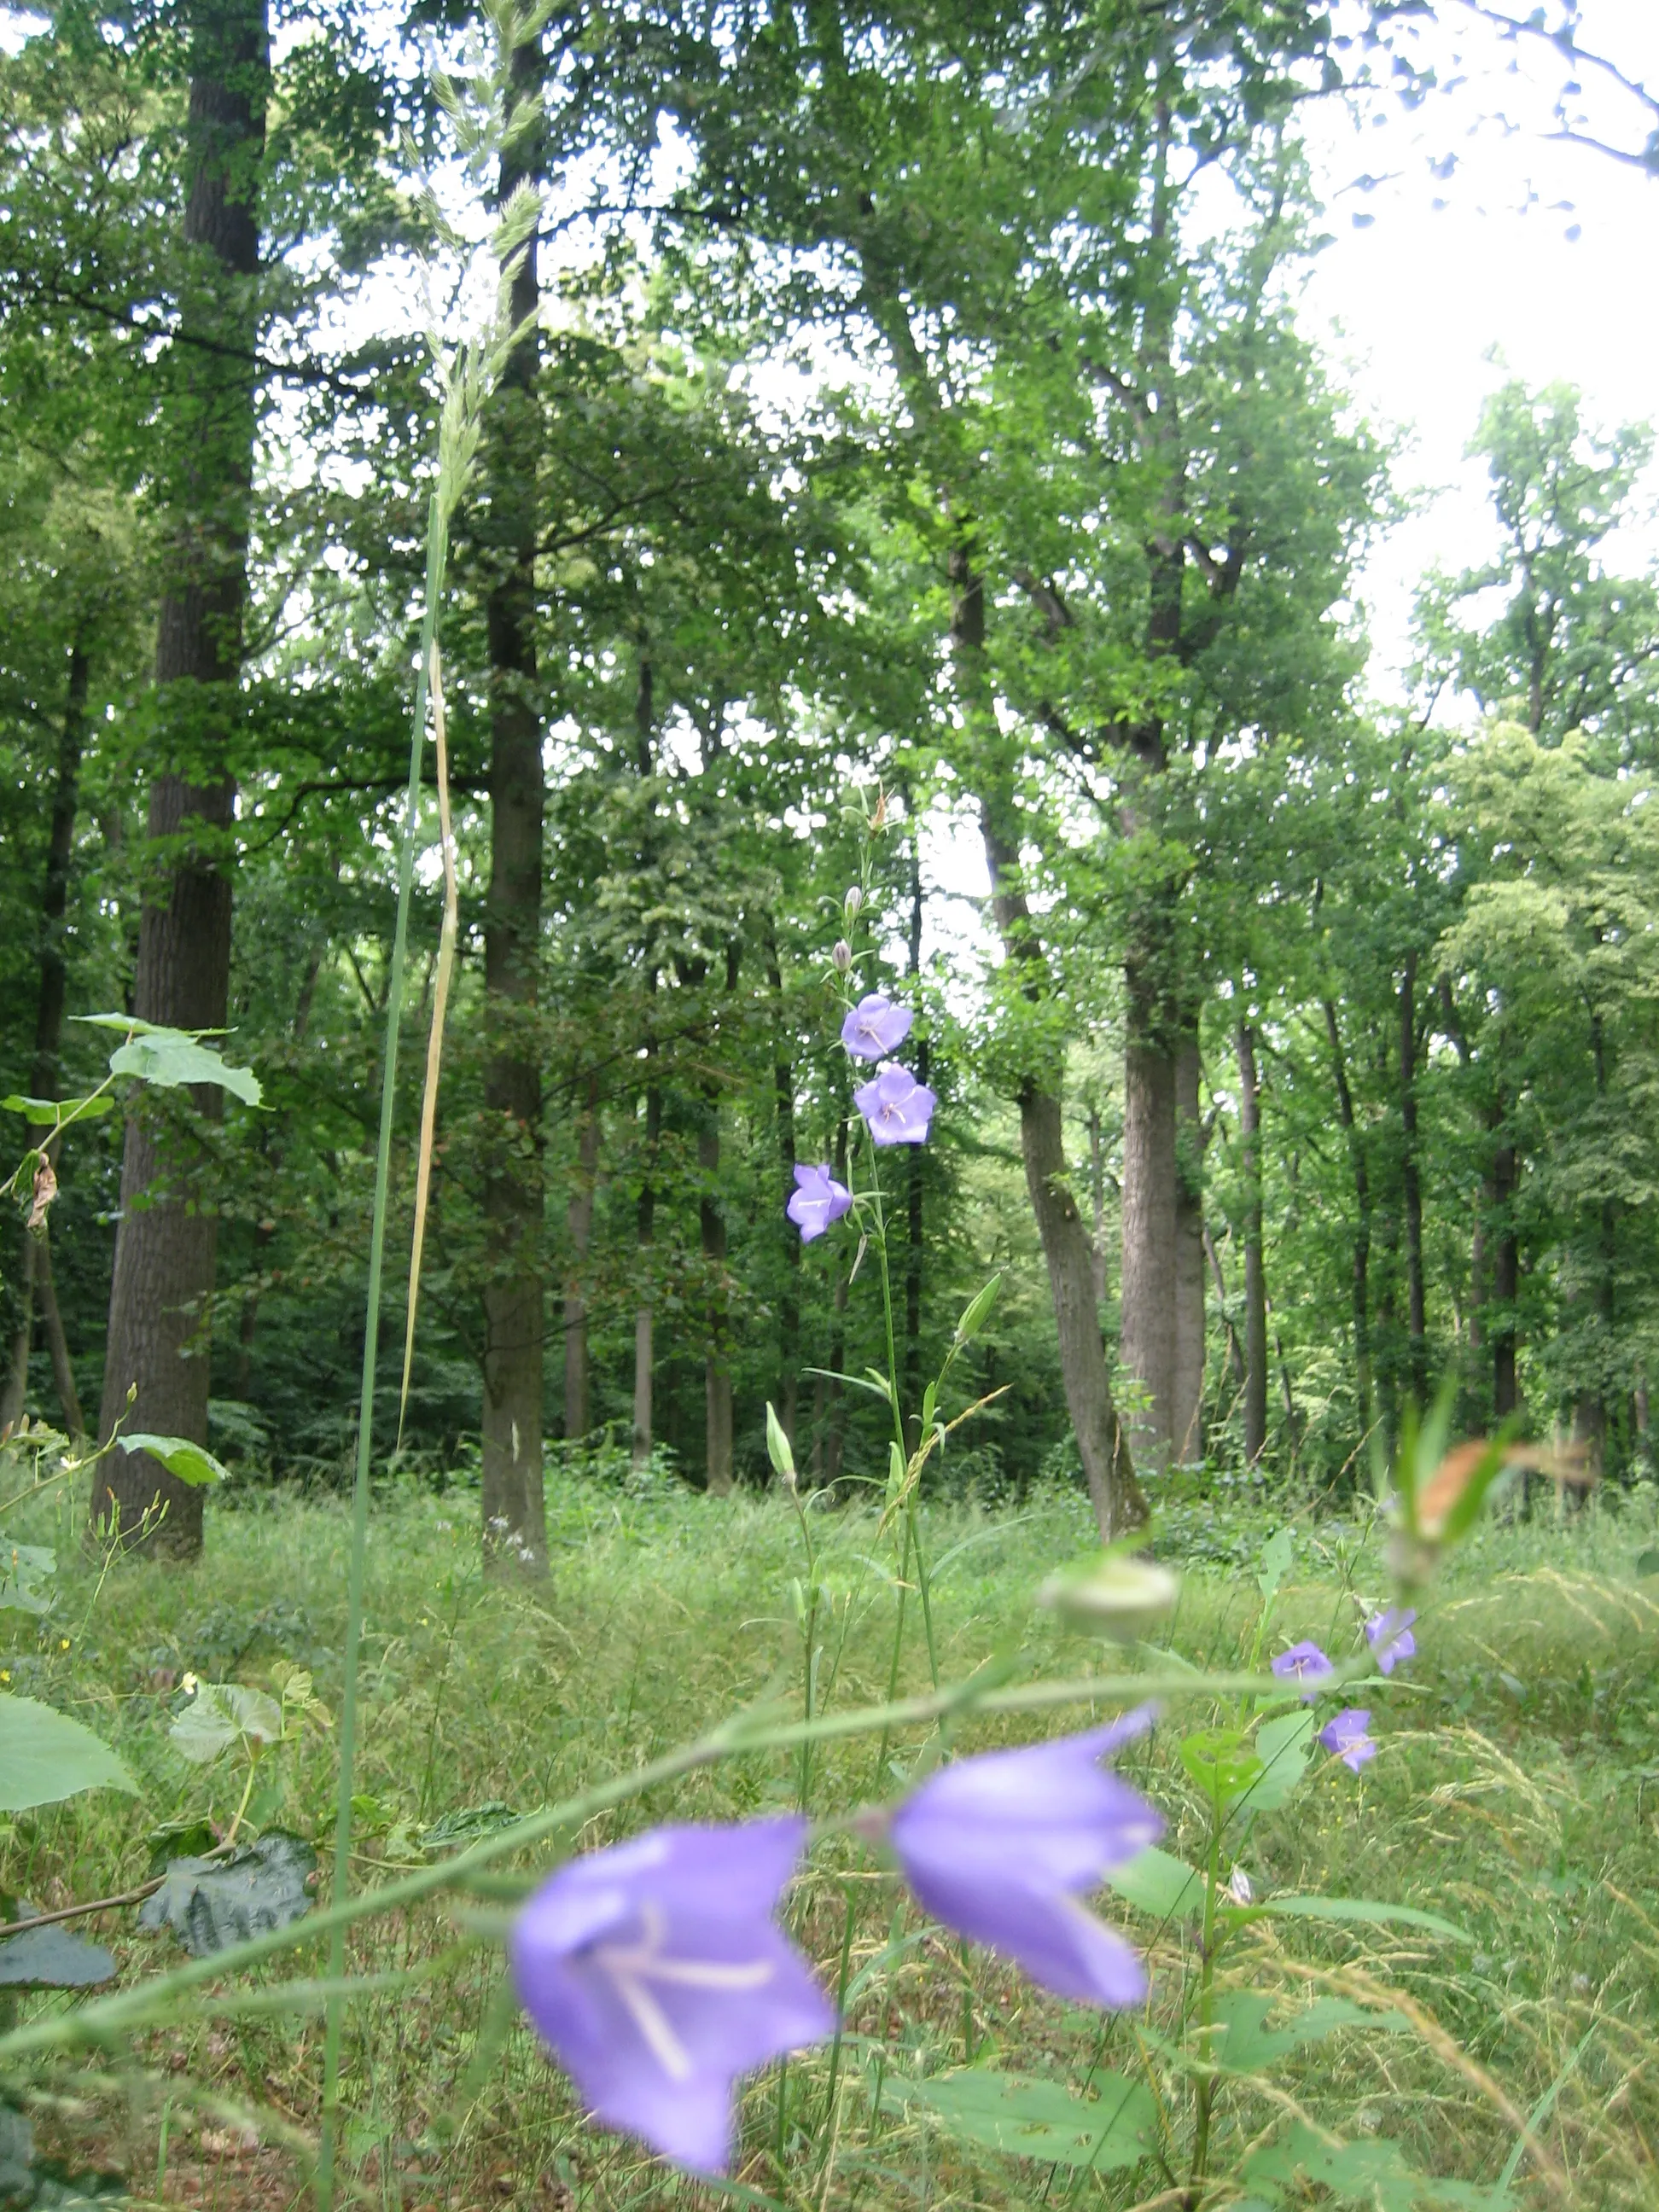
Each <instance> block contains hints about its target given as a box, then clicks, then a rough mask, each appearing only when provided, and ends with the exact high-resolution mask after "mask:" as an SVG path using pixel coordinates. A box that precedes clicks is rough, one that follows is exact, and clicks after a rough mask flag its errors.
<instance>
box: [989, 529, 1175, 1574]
mask: <svg viewBox="0 0 1659 2212" xmlns="http://www.w3.org/2000/svg"><path fill="white" fill-rule="evenodd" d="M951 584H952V586H953V599H954V605H953V609H952V617H951V647H952V652H953V655H954V658H955V660H956V665H957V677H958V688H959V690H960V692H961V694H962V696H963V700H964V702H965V703H966V705H967V707H968V708H969V712H970V714H974V715H975V717H976V719H977V720H978V723H979V726H980V728H981V732H983V733H984V734H985V735H986V736H987V738H988V737H989V736H990V733H991V732H992V731H993V730H994V723H995V718H994V714H991V713H990V712H989V710H988V702H987V701H986V699H985V696H984V690H985V678H984V668H983V660H984V647H985V599H984V592H983V589H982V586H981V581H980V579H979V577H978V576H977V575H976V574H975V573H974V569H973V566H972V562H971V561H970V559H969V554H968V550H967V548H966V546H965V545H964V544H962V543H961V542H960V541H958V543H957V544H956V545H955V546H953V547H952V549H951ZM980 830H981V836H982V838H983V840H984V844H985V861H986V867H987V872H988V873H989V875H990V878H991V907H992V912H993V914H994V917H995V921H996V925H997V931H998V933H999V935H1000V937H1001V939H1002V944H1003V949H1004V953H1005V956H1006V958H1007V959H1008V960H1010V961H1011V962H1012V963H1014V969H1015V973H1016V974H1017V975H1018V976H1019V977H1020V979H1021V988H1022V990H1023V991H1024V995H1025V996H1026V997H1027V998H1028V999H1030V1000H1032V1001H1033V1002H1034V1003H1035V1002H1036V1001H1038V1000H1041V999H1042V997H1043V996H1044V995H1045V994H1046V992H1047V989H1048V963H1047V962H1046V960H1045V958H1044V957H1043V951H1042V940H1041V939H1040V938H1039V937H1038V934H1037V930H1036V922H1035V920H1034V919H1033V916H1032V914H1031V910H1030V904H1029V902H1027V899H1026V896H1025V892H1024V887H1023V885H1022V883H1021V880H1020V866H1019V816H1018V810H1017V809H1016V808H1015V806H1014V805H1013V803H1012V790H1011V789H1010V787H1009V786H1008V784H1007V783H1006V781H1005V780H1004V779H1003V778H1002V777H1001V776H1000V775H999V774H998V772H997V770H996V769H995V768H994V765H993V764H992V763H988V762H987V763H986V772H985V773H984V774H983V775H981V793H980ZM1058 1078H1059V1071H1058V1069H1055V1068H1053V1067H1048V1066H1042V1065H1039V1066H1033V1067H1032V1068H1031V1069H1030V1072H1029V1073H1027V1075H1026V1077H1025V1079H1024V1082H1023V1083H1022V1084H1021V1085H1020V1087H1019V1091H1018V1103H1019V1133H1020V1150H1021V1152H1022V1154H1023V1155H1024V1164H1025V1187H1026V1188H1027V1190H1028V1191H1029V1192H1030V1196H1031V1209H1032V1211H1033V1212H1034V1213H1035V1214H1036V1223H1037V1233H1038V1235H1039V1236H1040V1237H1041V1238H1042V1254H1043V1258H1044V1260H1045V1261H1046V1262H1047V1264H1048V1288H1049V1292H1050V1295H1051V1297H1052V1298H1053V1301H1054V1325H1055V1328H1056V1331H1057V1333H1058V1335H1059V1340H1060V1380H1061V1383H1062V1385H1063V1387H1064V1389H1065V1392H1066V1411H1067V1412H1068V1413H1069V1414H1070V1415H1071V1419H1072V1430H1073V1435H1074V1436H1075V1437H1076V1438H1077V1447H1078V1453H1079V1457H1080V1458H1081V1460H1082V1462H1083V1473H1084V1478H1085V1480H1086V1482H1087V1483H1088V1486H1089V1496H1090V1498H1091V1500H1092V1502H1093V1504H1094V1509H1095V1519H1096V1521H1097V1523H1098V1525H1099V1528H1100V1533H1101V1535H1102V1537H1103V1540H1104V1541H1108V1542H1109V1541H1111V1540H1112V1539H1113V1538H1114V1537H1116V1536H1119V1535H1121V1534H1123V1533H1124V1531H1125V1530H1126V1529H1132V1528H1139V1527H1140V1526H1141V1525H1142V1524H1143V1523H1144V1522H1145V1521H1146V1499H1145V1498H1144V1497H1143V1496H1142V1495H1141V1491H1140V1486H1139V1482H1138V1481H1137V1480H1136V1478H1135V1464H1134V1458H1133V1454H1132V1452H1131V1449H1130V1446H1129V1440H1128V1437H1127V1436H1126V1435H1125V1433H1124V1429H1123V1425H1122V1423H1121V1421H1120V1420H1119V1419H1118V1413H1117V1408H1116V1407H1115V1404H1114V1403H1113V1400H1112V1384H1111V1377H1110V1376H1109V1374H1108V1372H1107V1368H1106V1346H1105V1342H1104V1340H1103V1337H1102V1335H1101V1333H1100V1309H1099V1307H1098V1305H1097V1304H1096V1301H1095V1265H1094V1255H1093V1253H1092V1252H1091V1249H1090V1246H1089V1233H1088V1231H1087V1230H1086V1229H1085V1227H1084V1225H1083V1216H1082V1215H1081V1213H1079V1211H1078V1206H1077V1200H1075V1199H1074V1198H1073V1195H1072V1191H1071V1186H1070V1184H1069V1183H1068V1182H1067V1181H1066V1150H1065V1142H1064V1137H1063V1133H1062V1123H1061V1112H1060V1088H1059V1079H1058Z"/></svg>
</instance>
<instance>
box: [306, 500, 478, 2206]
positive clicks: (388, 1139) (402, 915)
mask: <svg viewBox="0 0 1659 2212" xmlns="http://www.w3.org/2000/svg"><path fill="white" fill-rule="evenodd" d="M446 535H447V533H446V531H445V526H444V517H443V510H442V507H441V505H440V503H439V499H438V495H437V494H436V493H434V494H433V495H432V500H431V504H430V505H429V507H428V510H427V533H426V605H425V608H424V610H423V611H422V617H421V658H420V665H419V667H418V669H417V670H416V677H415V713H414V717H413V725H412V727H411V730H410V744H409V788H408V791H407V792H406V793H405V795H404V836H403V850H402V852H401V854H399V856H398V920H397V926H396V928H395V930H394V931H393V933H392V975H391V980H390V982H389V984H388V987H387V990H386V1050H385V1054H384V1057H383V1059H382V1062H381V1067H380V1145H379V1148H378V1150H377V1152H376V1153H375V1158H374V1218H373V1219H372V1222H371V1224H370V1227H369V1232H368V1300H367V1305H366V1310H365V1314H364V1322H363V1373H362V1391H361V1394H360V1395H359V1398H358V1404H357V1471H356V1480H355V1481H354V1483H353V1486H352V1492H351V1553H350V1562H349V1567H348V1569H347V1574H346V1641H345V1686H344V1689H343V1693H342V1696H341V1699H340V1778H339V1782H338V1784H337V1789H336V1792H335V1814H334V1900H335V1903H336V1904H337V1905H338V1904H341V1903H343V1901H344V1900H345V1899H346V1898H347V1897H348V1896H349V1892H350V1887H351V1796H352V1783H353V1776H354V1769H355V1766H356V1753H357V1674H358V1661H359V1658H360V1656H361V1649H362V1625H363V1563H364V1560H365V1558H366V1556H367V1554H368V1492H369V1469H370V1466H371V1464H372V1461H373V1457H374V1377H375V1365H376V1362H377V1359H378V1358H379V1353H380V1274H381V1269H382V1265H383V1262H384V1261H385V1257H386V1202H387V1193H388V1191H389V1189H390V1187H391V1182H392V1115H393V1109H394V1108H395V1105H396V1103H397V1085H398V1022H399V1019H400V1017H401V1014H402V1011H403V994H404V962H405V959H406V957H407V954H408V947H409V908H410V896H411V893H412V890H413V886H414V882H415V838H416V829H417V827H418V825H419V818H420V805H421V754H422V750H423V749H424V747H425V744H426V711H427V681H428V673H429V671H430V670H431V666H432V647H433V641H434V638H435V635H436V629H437V620H438V595H439V593H440V592H441V590H442V588H443V576H444V558H445V553H446V550H447V547H446ZM345 1934H346V1923H345V1921H344V1920H343V1919H337V1920H336V1922H335V1923H334V1925H333V1928H332V1930H331V1935H330V1939H329V1976H330V1978H331V1980H335V1981H337V1980H338V1979H340V1978H341V1977H342V1976H343V1974H344V1972H345ZM344 2017H345V2005H344V2000H343V1997H339V1996H336V1997H333V1998H331V2000H330V2002H329V2008H328V2015H327V2024H326V2027H325V2031H324V2037H323V2114H322V2138H321V2142H320V2143H319V2148H318V2156H317V2184H316V2186H317V2208H318V2212H329V2208H330V2206H331V2203H332V2202H333V2197H334V2120H335V2112H336V2108H337V2103H338V2099H339V2086H340V2035H341V2029H342V2026H343V2021H344Z"/></svg>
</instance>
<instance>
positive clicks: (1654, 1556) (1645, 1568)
mask: <svg viewBox="0 0 1659 2212" xmlns="http://www.w3.org/2000/svg"><path fill="white" fill-rule="evenodd" d="M1636 1571H1637V1573H1638V1575H1640V1576H1641V1577H1644V1579H1645V1578H1646V1577H1648V1576H1649V1575H1659V1552H1656V1551H1653V1550H1651V1549H1650V1550H1648V1551H1645V1552H1638V1553H1637V1555H1636Z"/></svg>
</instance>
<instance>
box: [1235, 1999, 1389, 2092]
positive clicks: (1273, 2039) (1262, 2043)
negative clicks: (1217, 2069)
mask: <svg viewBox="0 0 1659 2212" xmlns="http://www.w3.org/2000/svg"><path fill="white" fill-rule="evenodd" d="M1278 2002H1279V2000H1278V1999H1277V1998H1276V1997H1264V1996H1260V1995H1259V1994H1258V1993H1257V1992H1256V1991H1255V1990H1230V1991H1229V1992H1228V1993H1227V1994H1226V1995H1225V1996H1222V1997H1218V1999H1217V2001H1216V2006H1215V2017H1216V2023H1217V2026H1218V2028H1220V2029H1221V2030H1222V2033H1219V2034H1218V2035H1215V2036H1213V2037H1212V2038H1211V2040H1210V2045H1209V2050H1208V2053H1207V2055H1208V2057H1210V2058H1211V2059H1212V2061H1213V2063H1215V2064H1216V2065H1218V2066H1225V2068H1226V2069H1227V2070H1228V2072H1229V2073H1231V2074H1262V2073H1265V2072H1266V2071H1267V2069H1268V2068H1269V2067H1270V2066H1272V2065H1273V2064H1274V2063H1276V2062H1277V2061H1278V2060H1279V2059H1280V2058H1283V2057H1285V2055H1286V2053H1287V2052H1290V2051H1295V2050H1297V2049H1299V2048H1300V2047H1301V2045H1304V2044H1305V2043H1322V2042H1323V2041H1324V2039H1325V2038H1326V2037H1327V2036H1328V2035H1334V2034H1335V2033H1336V2031H1337V2030H1338V2029H1339V2028H1340V2027H1363V2028H1365V2029H1367V2030H1368V2031H1370V2032H1372V2033H1376V2032H1378V2031H1380V2032H1381V2033H1384V2034H1389V2035H1402V2034H1409V2033H1411V2022H1410V2021H1408V2020H1407V2018H1406V2015H1404V2013H1399V2012H1367V2011H1366V2009H1365V2008H1364V2006H1363V2005H1357V2004H1351V2003H1350V2002H1348V2000H1347V1998H1346V1997H1316V1998H1315V2000H1314V2002H1312V2004H1310V2005H1304V2007H1303V2008H1302V2010H1301V2011H1300V2012H1292V2013H1291V2014H1290V2015H1288V2016H1287V2017H1286V2018H1285V2020H1284V2021H1282V2022H1281V2023H1280V2025H1279V2027H1272V2028H1270V2027H1268V2026H1267V2015H1268V2014H1269V2013H1271V2012H1272V2011H1273V2008H1274V2007H1275V2005H1276V2004H1277V2003H1278Z"/></svg>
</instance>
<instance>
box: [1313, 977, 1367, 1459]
mask: <svg viewBox="0 0 1659 2212" xmlns="http://www.w3.org/2000/svg"><path fill="white" fill-rule="evenodd" d="M1324 1008H1325V1034H1326V1036H1328V1038H1329V1039H1330V1045H1331V1068H1332V1072H1333V1073H1334V1076H1335V1078H1336V1111H1337V1118H1338V1119H1339V1120H1340V1122H1341V1124H1342V1133H1343V1135H1344V1137H1345V1138H1346V1139H1347V1146H1348V1162H1349V1166H1350V1168H1351V1170H1352V1175H1353V1194H1354V1213H1355V1220H1354V1232H1353V1267H1352V1310H1353V1367H1354V1395H1355V1397H1356V1399H1357V1400H1358V1408H1359V1430H1360V1434H1361V1435H1362V1436H1363V1435H1364V1433H1365V1432H1366V1431H1368V1430H1369V1429H1370V1425H1371V1306H1370V1266H1371V1186H1370V1174H1369V1172H1368V1170H1367V1168H1366V1165H1365V1142H1364V1135H1363V1133H1362V1132H1361V1130H1360V1127H1359V1124H1358V1121H1356V1119H1355V1117H1354V1110H1353V1092H1352V1089H1351V1088H1350V1086H1349V1083H1348V1066H1347V1061H1346V1059H1345V1058H1344V1056H1343V1052H1342V1032H1341V1030H1340V1029H1339V1028H1338V1027H1337V1021H1336V1006H1335V1003H1334V1000H1330V999H1327V1000H1325V1001H1324Z"/></svg>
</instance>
